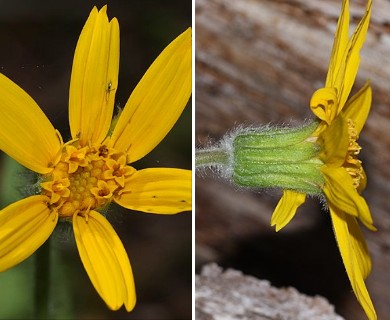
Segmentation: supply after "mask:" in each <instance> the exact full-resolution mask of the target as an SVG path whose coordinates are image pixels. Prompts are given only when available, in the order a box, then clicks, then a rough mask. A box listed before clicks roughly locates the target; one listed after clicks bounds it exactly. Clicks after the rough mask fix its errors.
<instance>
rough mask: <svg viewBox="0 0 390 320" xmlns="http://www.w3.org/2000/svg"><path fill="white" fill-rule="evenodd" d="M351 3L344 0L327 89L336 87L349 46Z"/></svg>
mask: <svg viewBox="0 0 390 320" xmlns="http://www.w3.org/2000/svg"><path fill="white" fill-rule="evenodd" d="M348 33H349V1H348V0H344V1H343V4H342V7H341V12H340V16H339V20H338V22H337V27H336V34H335V38H334V42H333V48H332V55H331V58H330V62H329V68H328V74H327V77H326V85H325V86H326V87H335V82H336V79H337V74H338V70H339V69H340V65H341V64H342V61H343V58H344V53H345V50H346V48H347V44H348V36H349V34H348Z"/></svg>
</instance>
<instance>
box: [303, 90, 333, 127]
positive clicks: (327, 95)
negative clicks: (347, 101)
mask: <svg viewBox="0 0 390 320" xmlns="http://www.w3.org/2000/svg"><path fill="white" fill-rule="evenodd" d="M310 109H311V111H312V112H313V113H314V114H315V115H316V116H317V117H318V118H319V119H320V120H323V121H325V122H326V123H327V124H328V125H329V124H331V123H332V121H333V119H334V118H335V117H336V115H337V110H338V99H337V90H336V89H335V88H320V89H318V90H316V91H315V92H314V93H313V95H312V97H311V99H310Z"/></svg>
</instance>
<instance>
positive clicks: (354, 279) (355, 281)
mask: <svg viewBox="0 0 390 320" xmlns="http://www.w3.org/2000/svg"><path fill="white" fill-rule="evenodd" d="M329 208H330V215H331V217H332V223H333V229H334V233H335V236H336V241H337V244H338V246H339V249H340V253H341V257H342V259H343V263H344V266H345V269H346V271H347V275H348V278H349V280H350V282H351V285H352V289H353V291H354V293H355V295H356V297H357V299H358V301H359V303H360V304H361V305H362V307H363V309H364V311H365V313H366V315H367V317H368V319H370V320H374V319H377V316H376V312H375V308H374V306H373V304H372V301H371V298H370V295H369V293H368V291H367V288H366V285H365V283H364V274H362V269H363V270H365V271H367V270H366V268H367V267H365V266H361V265H359V263H362V261H361V259H362V257H359V258H358V257H357V255H356V251H355V250H356V239H354V238H353V236H355V234H353V236H351V233H350V230H349V227H350V221H351V220H347V219H346V215H345V214H344V213H343V212H340V211H339V210H335V209H334V208H333V205H332V204H330V205H329ZM353 228H354V226H352V229H353ZM364 250H365V249H364ZM362 253H363V251H362V252H360V253H359V254H362ZM363 254H364V255H365V253H363ZM365 258H366V257H364V259H365Z"/></svg>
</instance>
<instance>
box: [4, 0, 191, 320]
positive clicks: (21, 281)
mask: <svg viewBox="0 0 390 320" xmlns="http://www.w3.org/2000/svg"><path fill="white" fill-rule="evenodd" d="M104 4H108V16H109V17H110V18H113V17H117V18H118V20H119V25H120V30H121V59H120V74H119V87H118V91H117V95H116V104H118V105H120V106H122V107H123V106H124V104H125V103H126V101H127V99H128V97H129V95H130V93H131V91H132V90H133V88H134V87H135V85H136V84H137V82H138V81H139V79H140V78H141V77H142V75H143V73H144V72H145V71H146V69H147V68H148V67H149V65H150V64H151V63H152V61H153V60H154V59H155V58H156V57H157V55H158V54H159V53H160V52H161V51H162V50H163V49H164V47H165V46H166V45H168V44H169V42H170V41H172V40H173V39H174V38H175V37H176V36H178V35H179V34H180V33H181V32H183V31H184V30H185V29H186V28H188V27H189V26H191V19H192V13H191V1H188V0H187V1H181V0H169V1H163V2H162V1H152V0H147V1H126V0H116V1H100V0H99V1H76V0H71V1H61V2H60V1H48V0H46V1H43V0H42V1H22V0H14V1H1V10H0V42H1V50H0V72H2V73H4V74H5V75H6V76H7V77H9V78H11V79H12V80H13V81H14V82H16V83H17V84H18V85H20V86H21V87H22V88H23V89H24V90H26V91H27V92H28V93H29V94H30V95H31V96H32V97H33V98H34V99H35V100H36V101H37V103H38V104H39V105H40V106H41V108H42V109H43V110H44V112H45V113H46V115H47V116H48V118H49V119H50V120H51V121H52V122H53V124H54V126H55V127H56V128H57V129H58V130H59V131H61V133H62V136H63V138H64V139H68V138H69V126H68V115H67V112H68V108H67V107H68V90H69V80H70V72H71V66H72V60H73V54H74V49H75V46H76V42H77V39H78V36H79V34H80V32H81V29H82V27H83V25H84V23H85V21H86V19H87V17H88V15H89V12H90V10H91V9H92V7H93V6H94V5H95V6H97V7H98V8H101V7H102V6H103V5H104ZM0 107H1V106H0ZM16 107H17V106H16ZM190 107H191V106H190V104H189V105H188V106H187V108H186V110H185V111H184V113H183V115H182V117H181V118H180V120H179V122H178V123H177V124H176V126H175V127H174V129H173V130H172V131H171V132H170V133H169V135H168V136H167V137H166V138H165V139H164V141H163V142H162V143H161V144H160V145H159V146H158V147H157V148H156V149H155V150H154V151H153V152H152V153H150V154H149V155H148V156H146V157H145V158H144V159H142V160H141V161H139V162H137V163H135V164H134V167H136V168H137V169H140V168H144V167H164V166H166V167H178V168H188V169H189V168H191V150H192V148H191V146H192V140H191V129H190V128H191V109H190ZM11 169H12V170H15V172H16V173H13V174H12V173H11V172H10V171H11ZM0 173H1V176H0V177H1V184H2V187H1V194H2V203H1V206H2V207H3V206H5V205H6V204H7V203H10V202H12V201H13V200H14V199H15V198H18V197H19V198H20V195H19V194H18V192H17V190H15V188H13V187H12V186H11V184H10V180H20V179H19V178H21V173H20V168H15V166H14V164H12V163H10V162H9V161H8V160H7V158H6V157H5V156H4V155H1V158H0ZM110 212H112V214H110V215H109V220H110V221H111V222H112V224H113V226H114V228H115V230H116V231H117V233H118V235H119V237H120V238H121V240H122V241H123V243H124V245H125V248H126V250H127V252H128V255H129V257H130V260H131V264H132V267H133V272H134V277H135V282H136V290H137V298H138V302H137V305H136V308H135V309H134V311H133V312H132V313H127V312H126V311H125V310H124V308H122V309H121V310H120V311H118V312H110V311H109V310H108V309H107V307H106V306H105V304H104V302H102V301H101V299H100V298H99V296H98V294H97V293H96V291H95V290H94V288H93V287H92V285H91V283H90V281H89V279H88V277H87V275H86V272H85V271H84V268H83V266H82V264H81V261H80V259H79V256H78V253H77V249H76V246H75V243H74V239H73V238H72V235H71V232H70V230H69V226H68V227H66V226H65V227H64V226H60V227H59V229H61V230H58V231H57V232H56V236H55V237H54V238H55V239H56V241H55V244H54V246H53V250H52V259H53V261H54V262H53V264H54V265H53V268H52V292H51V293H52V299H51V301H50V313H49V315H50V317H51V318H52V319H56V318H58V319H65V318H74V319H107V318H109V319H190V318H191V293H192V291H191V278H192V272H191V266H192V264H191V213H189V212H185V213H182V214H178V215H174V216H159V215H149V214H143V213H138V212H131V211H129V210H121V209H119V208H118V207H115V208H114V207H112V208H111V211H110ZM33 262H34V256H33V257H31V258H30V259H28V260H27V261H26V262H24V263H22V264H20V265H19V266H17V267H15V268H13V269H11V270H9V271H7V272H4V273H2V274H0V287H1V290H0V318H2V319H12V318H14V319H24V318H33V314H32V310H33V309H32V302H33V282H34V277H33Z"/></svg>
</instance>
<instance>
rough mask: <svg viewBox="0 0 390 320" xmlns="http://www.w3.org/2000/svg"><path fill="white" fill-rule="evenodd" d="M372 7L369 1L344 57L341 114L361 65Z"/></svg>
mask: <svg viewBox="0 0 390 320" xmlns="http://www.w3.org/2000/svg"><path fill="white" fill-rule="evenodd" d="M371 6H372V1H371V0H369V1H368V3H367V8H366V12H365V14H364V16H363V18H362V20H361V21H360V22H359V24H358V26H357V27H356V30H355V32H354V33H353V35H352V38H351V39H350V40H349V43H348V46H347V49H346V51H345V56H344V57H343V61H345V67H341V68H340V71H339V74H338V75H337V81H336V82H337V83H336V88H339V92H340V97H339V110H338V112H337V113H339V112H340V111H341V108H343V107H344V104H345V102H346V101H347V99H348V96H349V94H350V92H351V89H352V86H353V84H354V82H355V78H356V74H357V72H358V69H359V64H360V49H361V48H362V46H363V44H364V41H365V40H366V34H367V29H368V24H369V22H370V16H371Z"/></svg>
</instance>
